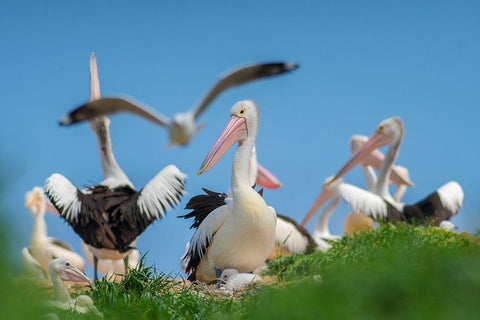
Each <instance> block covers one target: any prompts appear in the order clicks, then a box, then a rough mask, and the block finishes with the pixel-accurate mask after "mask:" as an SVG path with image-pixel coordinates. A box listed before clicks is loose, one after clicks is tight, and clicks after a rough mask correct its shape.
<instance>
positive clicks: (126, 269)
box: [123, 255, 128, 275]
mask: <svg viewBox="0 0 480 320" xmlns="http://www.w3.org/2000/svg"><path fill="white" fill-rule="evenodd" d="M123 263H124V264H125V275H127V273H128V255H126V256H125V257H124V258H123Z"/></svg>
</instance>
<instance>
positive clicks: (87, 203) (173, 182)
mask: <svg viewBox="0 0 480 320" xmlns="http://www.w3.org/2000/svg"><path fill="white" fill-rule="evenodd" d="M90 68H91V69H90V70H91V99H94V98H96V97H99V96H100V89H99V84H98V75H97V66H96V62H95V57H94V56H93V55H92V56H91V60H90ZM108 125H109V121H108V119H106V118H99V119H96V120H94V121H91V122H90V126H91V127H92V129H93V130H94V132H95V134H96V136H97V140H98V145H99V149H100V160H101V163H102V171H103V173H104V180H103V181H102V182H101V183H100V184H99V185H96V186H92V187H89V188H86V189H83V190H79V189H77V188H76V187H75V186H74V185H73V184H72V183H71V182H70V181H69V180H68V179H66V178H65V177H64V176H62V175H60V174H58V173H54V174H53V175H51V176H50V177H49V178H48V179H47V181H46V187H45V190H46V193H47V195H48V197H49V198H50V201H51V202H52V204H53V205H54V206H55V208H56V209H57V210H58V212H59V213H60V216H61V217H62V218H63V219H65V220H66V221H67V223H68V224H70V225H71V226H72V228H73V229H74V231H75V232H76V233H77V234H78V235H79V236H80V237H81V238H82V240H83V241H84V242H85V243H86V244H87V245H88V246H89V250H90V252H91V253H92V254H93V261H94V271H95V280H96V279H97V262H98V259H99V258H100V259H109V260H119V259H124V258H125V257H126V256H128V254H129V252H131V250H132V249H134V248H133V247H132V242H133V241H135V240H136V239H137V237H138V236H139V235H140V234H141V233H142V232H143V231H144V230H145V229H146V228H147V227H148V226H149V225H150V224H151V223H152V222H153V221H155V220H157V219H161V218H163V216H164V214H165V212H166V210H168V209H170V208H171V207H173V206H174V205H176V204H178V203H179V201H180V196H181V195H183V194H184V193H185V190H184V179H185V178H186V175H185V174H183V173H182V172H180V170H178V168H177V167H176V166H174V165H169V166H167V167H166V168H164V169H163V170H162V171H160V172H159V173H158V174H157V175H156V176H155V177H154V178H153V179H152V180H151V181H150V182H149V183H147V184H146V185H145V186H144V187H143V189H142V190H140V191H135V190H134V186H133V184H132V183H131V182H130V180H129V179H128V177H127V175H126V174H125V173H124V172H123V170H122V169H121V168H120V166H119V165H118V164H117V162H116V160H115V157H114V155H113V152H112V145H111V141H110V135H109V131H108ZM125 265H127V261H126V259H125Z"/></svg>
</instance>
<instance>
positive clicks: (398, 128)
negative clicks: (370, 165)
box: [329, 117, 412, 185]
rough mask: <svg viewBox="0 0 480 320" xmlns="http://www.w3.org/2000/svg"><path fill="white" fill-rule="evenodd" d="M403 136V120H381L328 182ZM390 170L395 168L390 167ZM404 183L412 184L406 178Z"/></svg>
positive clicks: (395, 118)
mask: <svg viewBox="0 0 480 320" xmlns="http://www.w3.org/2000/svg"><path fill="white" fill-rule="evenodd" d="M402 136H403V122H402V120H401V119H400V118H398V117H393V118H388V119H386V120H383V121H382V122H381V123H380V125H379V126H378V128H377V130H376V131H375V132H374V133H373V134H372V135H371V136H370V138H368V140H367V142H365V143H364V144H363V146H362V147H360V148H359V149H357V150H356V151H355V152H354V154H353V155H352V156H351V157H350V159H348V161H347V162H346V163H345V165H344V166H343V167H342V168H341V169H340V171H339V172H338V173H337V174H336V175H335V177H334V178H333V179H332V180H330V182H329V183H332V182H333V181H335V180H337V179H338V178H340V177H342V176H343V175H345V174H346V173H347V172H348V171H350V169H352V168H353V167H354V166H355V165H357V164H359V163H361V162H362V161H363V160H364V159H365V158H366V157H367V156H369V155H370V154H371V153H372V152H374V150H375V149H377V148H380V147H383V146H385V145H387V144H391V143H399V142H400V141H401V139H402ZM392 170H395V169H394V168H392ZM405 184H408V185H412V183H411V182H410V181H408V179H406V180H405Z"/></svg>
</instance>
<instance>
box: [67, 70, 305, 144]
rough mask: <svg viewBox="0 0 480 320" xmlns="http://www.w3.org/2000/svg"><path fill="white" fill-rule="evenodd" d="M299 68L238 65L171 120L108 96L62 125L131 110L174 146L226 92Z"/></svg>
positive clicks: (184, 141)
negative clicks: (164, 132) (167, 136)
mask: <svg viewBox="0 0 480 320" xmlns="http://www.w3.org/2000/svg"><path fill="white" fill-rule="evenodd" d="M297 68H298V66H297V65H296V64H294V63H289V62H273V63H261V64H251V65H246V66H243V67H240V68H237V69H235V70H233V71H231V72H229V73H227V74H226V75H224V76H222V77H221V78H220V80H218V81H217V83H216V84H215V85H214V86H213V88H211V89H210V91H208V93H207V94H206V95H205V96H204V98H203V99H202V100H200V103H198V104H197V105H196V106H194V107H193V108H192V109H190V110H189V111H187V112H183V113H177V114H175V115H174V116H173V118H172V119H169V118H168V117H166V116H164V115H162V114H160V113H158V112H156V111H155V110H154V109H152V108H150V107H148V106H146V105H144V104H142V103H140V102H138V101H135V100H134V99H131V98H124V97H109V98H102V99H96V100H94V101H90V102H87V103H86V104H84V105H82V106H80V107H78V108H76V109H74V110H73V111H71V112H69V113H68V114H66V115H65V116H64V117H63V118H62V119H61V120H60V124H62V125H71V124H74V123H77V122H81V121H86V120H88V119H92V118H95V117H97V116H101V115H108V114H113V113H117V112H129V113H133V114H136V115H138V116H141V117H143V118H145V119H147V120H149V121H152V122H153V123H155V124H157V125H159V126H161V127H163V128H165V129H167V131H168V132H169V134H170V145H171V146H174V145H187V144H188V143H189V142H190V140H191V139H192V138H193V136H194V135H195V134H196V133H198V132H199V131H200V130H201V129H202V127H203V124H197V121H198V118H199V117H200V115H201V114H202V113H203V112H204V111H205V109H206V108H207V107H208V106H209V105H210V104H211V103H212V102H213V100H214V99H215V98H216V97H217V96H218V95H220V94H221V93H222V92H223V91H225V90H227V89H229V88H232V87H236V86H240V85H242V84H245V83H248V82H251V81H254V80H258V79H262V78H266V77H271V76H275V75H279V74H282V73H286V72H289V71H293V70H295V69H297Z"/></svg>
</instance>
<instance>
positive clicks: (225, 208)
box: [185, 100, 276, 281]
mask: <svg viewBox="0 0 480 320" xmlns="http://www.w3.org/2000/svg"><path fill="white" fill-rule="evenodd" d="M258 125H259V112H258V108H257V105H256V104H255V103H254V102H253V101H250V100H244V101H240V102H237V103H236V104H235V105H234V106H233V107H232V109H231V118H230V121H229V122H228V124H227V126H226V127H225V129H224V130H223V132H222V134H221V135H220V137H219V138H218V140H217V141H216V142H215V145H214V146H213V147H212V149H211V150H210V152H209V153H208V155H207V157H206V158H205V160H204V161H203V163H202V166H201V167H200V170H199V171H198V174H199V175H200V174H202V173H204V172H205V171H207V170H209V169H210V168H212V167H213V166H214V165H215V163H216V162H217V161H218V160H219V159H220V158H221V157H222V156H223V154H224V153H225V152H226V151H227V150H228V149H229V148H230V147H231V146H232V145H233V144H234V143H235V142H237V141H238V142H239V144H238V148H237V152H236V153H235V157H234V160H233V168H232V180H231V187H232V190H231V198H229V199H227V201H226V202H225V200H224V198H223V197H221V196H217V195H216V194H215V193H212V194H209V195H200V196H196V197H193V198H192V199H190V201H189V203H188V204H187V207H186V208H187V209H192V210H193V211H192V212H190V213H189V214H188V215H187V216H188V217H194V222H193V227H194V228H196V229H197V230H196V231H195V234H194V235H193V237H192V240H191V241H190V246H189V249H188V252H187V254H186V255H185V259H186V260H187V261H188V264H187V268H186V271H187V273H189V274H190V276H189V279H190V280H195V279H197V280H200V281H214V280H215V279H217V278H219V277H220V275H221V273H222V270H224V269H237V270H238V271H239V272H252V271H253V270H255V268H257V267H258V266H259V265H260V264H262V263H263V262H264V261H265V260H266V259H267V257H268V255H269V254H270V252H271V250H272V248H273V244H274V241H275V224H276V214H275V209H273V208H272V207H270V206H268V205H267V204H266V203H265V201H264V200H263V198H262V196H261V195H259V194H258V193H257V192H256V191H255V190H253V188H252V186H251V184H250V181H249V175H248V173H249V172H248V171H249V159H250V156H251V154H252V148H253V146H254V144H255V138H256V136H257V132H258Z"/></svg>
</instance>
